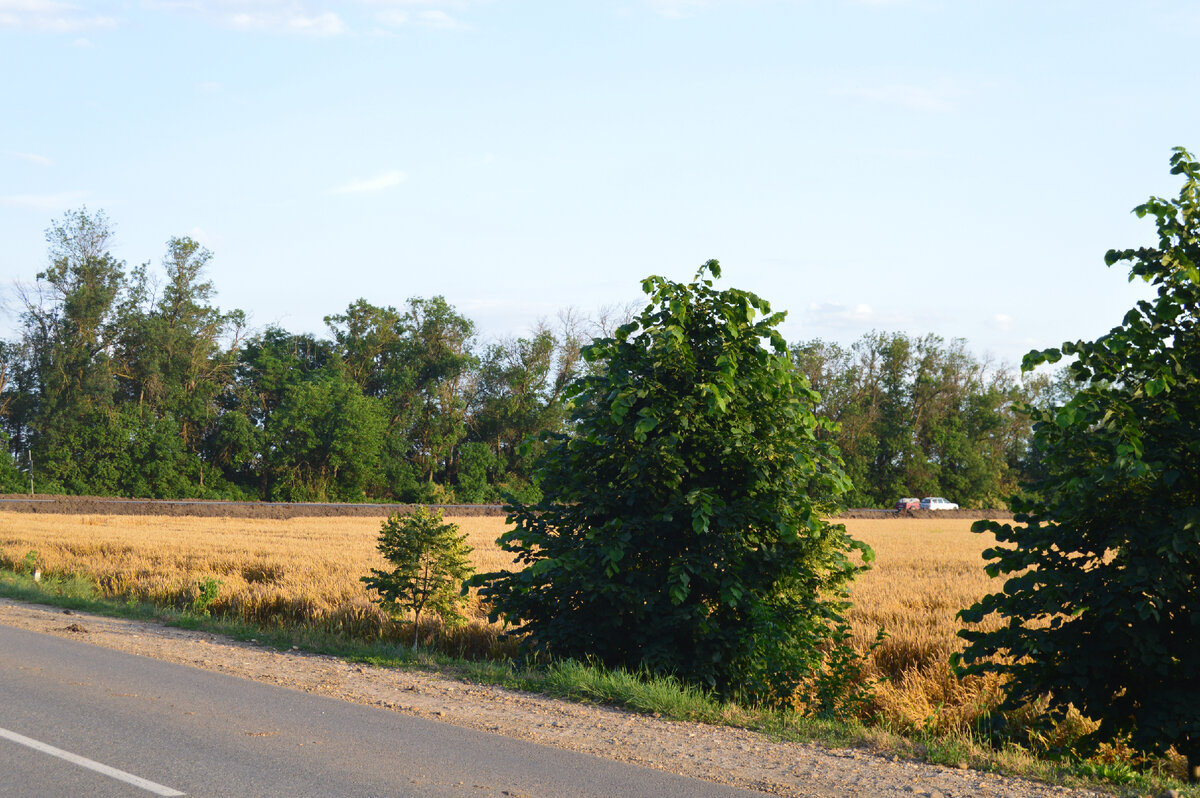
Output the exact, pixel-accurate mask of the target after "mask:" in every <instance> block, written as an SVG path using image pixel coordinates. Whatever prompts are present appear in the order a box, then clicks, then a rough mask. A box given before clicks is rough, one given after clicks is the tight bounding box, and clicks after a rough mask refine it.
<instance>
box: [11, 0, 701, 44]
mask: <svg viewBox="0 0 1200 798" xmlns="http://www.w3.org/2000/svg"><path fill="white" fill-rule="evenodd" d="M50 1H51V0H0V3H4V2H50ZM142 2H143V4H144V5H146V6H148V7H150V8H154V9H158V10H160V11H165V12H168V13H175V14H191V15H193V16H196V17H199V18H201V19H205V20H207V21H209V22H211V23H213V24H216V25H221V26H223V27H227V28H232V29H234V30H239V31H245V32H251V33H280V34H306V35H311V36H335V35H340V34H345V33H349V32H350V31H351V30H352V29H360V28H362V27H363V23H367V22H368V21H373V22H374V23H376V24H378V25H380V26H382V27H384V28H398V27H401V26H403V25H406V24H414V23H415V24H420V25H424V26H425V27H430V28H443V29H454V28H464V27H466V25H464V24H463V23H462V22H461V21H460V20H459V19H458V18H457V17H456V16H451V14H450V13H449V12H450V11H453V10H456V9H462V8H466V7H468V6H470V5H472V4H474V3H475V2H478V0H355V1H354V2H343V3H332V2H318V0H142ZM676 2H678V0H676ZM331 8H334V9H336V11H334V10H330V9H331ZM364 15H365V16H364ZM376 32H379V31H376Z"/></svg>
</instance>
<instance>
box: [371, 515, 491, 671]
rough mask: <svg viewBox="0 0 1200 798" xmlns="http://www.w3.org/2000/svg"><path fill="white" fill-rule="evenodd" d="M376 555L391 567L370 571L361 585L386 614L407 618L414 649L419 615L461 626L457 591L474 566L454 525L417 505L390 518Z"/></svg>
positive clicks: (461, 600)
mask: <svg viewBox="0 0 1200 798" xmlns="http://www.w3.org/2000/svg"><path fill="white" fill-rule="evenodd" d="M379 552H380V553H381V554H382V555H383V556H384V558H385V559H386V560H387V561H388V562H390V563H391V564H392V565H394V566H395V567H394V568H393V569H392V570H391V571H380V570H378V569H374V568H373V569H371V575H370V576H364V577H363V578H362V581H363V582H364V583H365V584H366V585H367V587H369V588H370V589H371V590H374V591H375V592H376V593H378V594H379V603H380V604H382V605H383V607H384V608H385V609H387V610H388V611H389V612H392V613H396V612H399V613H407V612H411V613H412V614H413V621H412V622H413V648H414V649H416V647H417V640H418V639H419V638H420V635H419V633H418V632H419V630H420V628H421V613H422V612H423V611H425V610H428V611H429V612H430V613H431V614H433V615H434V616H436V617H437V618H438V620H440V621H441V622H442V623H443V624H445V625H448V626H456V625H458V624H460V623H462V620H463V619H462V611H461V610H462V607H463V605H464V604H466V601H467V597H466V596H465V595H463V592H462V590H461V589H460V588H461V586H462V583H463V580H465V579H466V578H467V577H469V576H470V575H471V574H472V573H473V572H474V570H475V568H474V566H473V565H471V560H470V556H471V547H470V546H468V545H467V536H466V535H465V534H464V535H460V534H459V533H458V525H457V524H454V523H449V522H444V521H443V520H442V511H441V510H430V509H429V508H428V507H418V508H417V509H415V510H413V511H412V512H410V513H406V514H400V513H395V514H393V515H392V516H390V517H389V518H388V519H387V520H386V521H384V522H383V526H382V528H381V529H380V530H379Z"/></svg>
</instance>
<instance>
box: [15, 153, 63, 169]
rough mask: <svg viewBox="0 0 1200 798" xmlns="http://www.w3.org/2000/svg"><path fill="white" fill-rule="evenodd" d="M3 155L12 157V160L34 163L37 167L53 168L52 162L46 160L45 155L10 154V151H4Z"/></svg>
mask: <svg viewBox="0 0 1200 798" xmlns="http://www.w3.org/2000/svg"><path fill="white" fill-rule="evenodd" d="M4 154H5V155H9V156H12V157H13V158H20V159H21V160H22V161H29V163H34V164H37V165H38V166H53V165H54V162H53V161H51V160H50V159H49V158H47V157H46V156H45V155H34V154H33V153H31V152H11V151H6V152H5V153H4Z"/></svg>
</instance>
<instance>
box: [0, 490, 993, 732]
mask: <svg viewBox="0 0 1200 798" xmlns="http://www.w3.org/2000/svg"><path fill="white" fill-rule="evenodd" d="M381 520H382V519H381V518H380V517H378V516H376V517H336V518H312V517H309V518H289V519H263V518H196V517H186V516H130V515H50V514H41V513H19V512H0V565H5V566H8V567H13V566H17V567H19V566H20V564H21V563H23V561H24V558H25V556H26V553H27V552H29V551H31V550H33V551H36V552H37V553H38V564H39V566H40V567H41V568H42V569H43V570H45V571H47V572H54V573H71V572H78V573H83V574H87V575H89V576H91V577H92V578H94V579H95V580H96V582H97V583H98V584H99V586H100V587H101V589H102V590H103V591H104V592H105V593H106V594H108V595H110V596H114V597H121V598H134V599H139V600H145V601H151V602H157V603H162V604H167V605H171V606H176V607H184V606H187V605H188V604H190V603H191V601H192V600H193V598H194V597H195V595H196V590H197V583H198V582H200V581H202V580H204V579H208V578H214V579H219V580H220V581H221V583H222V584H221V590H220V593H219V595H218V598H217V600H216V602H215V603H214V604H213V605H212V610H213V611H214V612H218V613H221V612H227V613H231V614H235V615H239V616H241V617H244V618H246V619H248V620H254V621H258V622H264V623H273V622H285V623H286V622H299V623H314V624H318V625H321V626H325V627H327V628H330V629H331V630H335V631H336V630H340V631H345V632H349V633H353V634H356V635H361V636H363V637H365V638H367V639H371V638H374V637H380V636H392V635H395V634H396V629H395V627H394V625H393V624H391V623H390V621H389V619H388V618H387V617H386V616H385V615H384V614H383V613H381V612H380V611H379V609H378V607H377V606H376V605H375V604H374V603H373V602H372V600H371V597H370V596H369V595H368V593H367V591H366V589H365V587H364V585H363V584H362V583H361V582H360V581H359V577H361V576H363V575H364V574H366V573H367V572H368V571H369V570H370V569H371V568H381V567H383V565H384V563H383V560H382V558H381V557H380V556H379V554H378V552H377V551H376V550H375V543H376V537H377V535H378V532H379V525H380V522H381ZM451 520H453V521H454V522H455V523H457V524H459V526H460V528H461V529H462V531H463V532H465V533H467V535H468V539H469V542H470V545H471V546H473V547H474V549H475V551H474V553H473V555H472V560H473V561H474V563H475V565H476V568H477V569H478V570H480V571H489V570H497V569H500V568H506V567H511V558H510V557H509V556H508V555H506V554H505V553H504V552H502V551H500V550H499V548H498V547H497V546H496V544H495V539H496V537H497V536H498V535H499V534H500V533H501V532H503V531H504V529H505V525H504V519H503V518H501V517H496V516H491V517H488V516H472V517H453V518H451ZM845 523H846V525H847V528H848V529H849V530H850V533H851V534H852V535H854V536H855V537H857V538H859V539H862V540H864V541H866V542H867V543H869V544H870V545H871V546H873V547H874V548H875V550H876V553H877V555H878V557H877V560H876V563H875V567H874V568H873V569H872V570H871V571H869V572H868V573H867V574H866V575H864V576H863V577H862V578H861V579H860V580H858V582H856V583H855V584H854V586H853V596H852V597H853V600H854V603H855V605H854V609H853V611H852V612H851V616H850V617H851V620H852V622H853V624H854V628H855V638H856V644H857V645H858V646H859V648H860V650H862V651H867V650H869V648H870V644H871V643H872V642H873V640H874V637H875V632H876V630H877V629H878V628H879V627H881V626H882V627H883V628H884V629H885V630H886V632H887V634H888V638H887V639H886V640H885V641H884V643H883V644H882V645H881V646H880V647H879V648H878V649H876V650H875V651H874V653H873V654H872V655H871V658H870V661H869V668H868V670H869V672H870V675H873V676H886V677H888V681H886V682H884V683H883V684H881V685H880V686H879V688H878V696H879V697H878V703H877V706H876V708H875V709H876V711H877V712H878V713H879V714H880V715H881V716H882V717H883V718H885V719H886V720H887V721H889V722H891V723H893V724H895V725H897V726H900V727H904V728H930V727H938V728H939V729H942V730H949V729H951V728H961V727H963V726H964V725H966V724H969V723H970V721H971V720H973V719H974V717H975V716H976V715H977V714H978V713H979V712H980V711H982V710H983V709H986V708H987V707H989V706H990V705H992V704H993V703H994V702H995V700H996V685H994V684H988V683H984V682H982V681H980V680H974V681H971V682H966V683H964V682H960V681H958V680H956V679H954V678H953V677H952V676H951V674H950V672H949V668H948V666H947V658H948V657H949V655H950V653H951V652H952V651H955V650H957V649H958V648H959V646H960V642H959V640H958V638H957V637H956V636H955V632H956V631H957V629H958V623H957V621H956V620H955V619H954V614H955V613H956V612H957V611H958V610H959V609H961V608H962V607H965V606H967V605H968V604H970V603H971V602H973V601H975V600H976V599H977V598H979V597H980V596H982V595H983V594H984V593H986V592H988V591H989V590H992V589H995V587H996V586H995V585H994V584H992V583H991V580H989V579H988V578H987V576H986V575H985V574H984V572H983V568H982V560H981V557H980V554H981V552H982V551H983V549H985V548H987V547H988V546H990V545H992V540H991V536H990V535H976V534H972V533H971V532H970V531H969V529H970V525H971V520H970V519H964V518H911V519H908V518H886V519H884V518H881V519H848V520H846V521H845ZM473 612H474V615H475V617H474V619H473V622H472V624H471V626H470V627H469V628H468V629H467V630H463V631H462V632H460V633H458V634H457V635H456V639H457V640H458V645H457V646H456V648H459V649H460V650H471V651H491V650H495V646H496V635H497V631H498V630H496V629H495V628H492V627H488V625H487V624H486V619H485V618H483V617H482V613H481V612H480V611H479V609H478V607H474V608H473Z"/></svg>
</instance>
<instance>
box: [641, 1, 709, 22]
mask: <svg viewBox="0 0 1200 798" xmlns="http://www.w3.org/2000/svg"><path fill="white" fill-rule="evenodd" d="M649 2H650V7H651V8H653V9H654V11H655V13H657V14H658V15H659V16H660V17H666V18H667V19H682V18H683V17H686V16H689V15H690V14H691V13H692V12H694V11H698V10H700V9H702V8H704V7H705V6H707V5H708V2H706V0H649Z"/></svg>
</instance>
